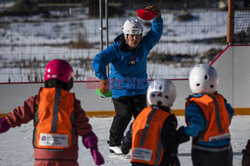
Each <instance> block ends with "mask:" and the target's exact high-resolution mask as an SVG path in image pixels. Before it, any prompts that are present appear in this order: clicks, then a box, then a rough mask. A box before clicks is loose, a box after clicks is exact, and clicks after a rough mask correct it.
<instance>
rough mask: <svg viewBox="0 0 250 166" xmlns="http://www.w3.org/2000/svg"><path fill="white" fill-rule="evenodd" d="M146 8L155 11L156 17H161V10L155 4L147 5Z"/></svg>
mask: <svg viewBox="0 0 250 166" xmlns="http://www.w3.org/2000/svg"><path fill="white" fill-rule="evenodd" d="M145 9H149V10H153V11H154V13H155V18H159V17H161V12H160V10H159V9H158V8H157V7H155V6H147V7H145Z"/></svg>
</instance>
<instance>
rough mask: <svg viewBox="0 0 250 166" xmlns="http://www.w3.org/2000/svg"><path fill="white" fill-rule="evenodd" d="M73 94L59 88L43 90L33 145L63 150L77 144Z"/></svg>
mask: <svg viewBox="0 0 250 166" xmlns="http://www.w3.org/2000/svg"><path fill="white" fill-rule="evenodd" d="M74 103H75V97H74V94H73V93H70V92H68V91H66V90H63V89H59V88H41V89H40V92H39V104H38V110H37V111H36V113H35V119H34V135H33V145H34V147H36V148H45V149H63V148H68V147H71V146H72V145H73V144H75V141H76V138H75V131H74V129H73V127H72V124H73V123H74Z"/></svg>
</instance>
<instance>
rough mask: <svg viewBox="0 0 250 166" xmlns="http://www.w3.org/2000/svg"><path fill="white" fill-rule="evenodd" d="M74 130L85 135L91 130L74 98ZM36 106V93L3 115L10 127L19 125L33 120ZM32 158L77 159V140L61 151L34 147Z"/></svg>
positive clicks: (83, 112)
mask: <svg viewBox="0 0 250 166" xmlns="http://www.w3.org/2000/svg"><path fill="white" fill-rule="evenodd" d="M75 102H76V104H75V125H74V127H75V130H76V131H77V134H78V135H79V136H85V135H87V134H89V133H90V132H91V131H92V127H91V125H90V124H89V119H88V117H86V114H85V111H84V110H83V109H82V108H81V105H80V101H79V100H77V99H75ZM37 107H38V95H36V96H31V97H29V98H28V99H27V100H25V101H24V104H23V106H19V107H17V108H15V109H14V110H13V111H12V112H10V113H8V114H7V115H6V116H5V119H6V120H7V122H8V124H9V125H10V127H16V126H20V125H21V124H23V123H28V122H29V121H30V120H33V118H34V115H35V111H36V110H37ZM34 158H35V159H36V160H41V159H42V160H46V159H53V160H61V159H63V160H68V161H71V160H72V161H74V160H75V161H77V159H78V141H77V142H76V144H75V146H73V147H71V148H67V149H64V150H63V151H56V150H55V151H54V150H53V151H51V150H46V149H39V148H34Z"/></svg>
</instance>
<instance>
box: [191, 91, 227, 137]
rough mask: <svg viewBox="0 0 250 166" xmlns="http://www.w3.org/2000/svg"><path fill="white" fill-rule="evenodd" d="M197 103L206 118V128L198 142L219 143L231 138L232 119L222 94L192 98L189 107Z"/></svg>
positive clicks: (200, 134)
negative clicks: (230, 126) (192, 103)
mask: <svg viewBox="0 0 250 166" xmlns="http://www.w3.org/2000/svg"><path fill="white" fill-rule="evenodd" d="M191 102H195V103H196V104H197V105H198V106H199V107H200V108H201V110H202V112H203V114H204V116H205V118H206V127H205V129H204V130H203V131H201V132H200V133H199V135H198V137H197V138H196V141H197V142H210V141H218V140H221V139H225V138H230V132H229V125H230V123H231V119H230V116H229V113H228V110H227V109H226V106H225V104H224V103H225V99H224V97H223V96H222V95H220V94H214V95H210V94H203V95H202V96H201V97H191V98H190V99H189V101H188V102H187V103H186V106H188V105H189V104H190V103H191Z"/></svg>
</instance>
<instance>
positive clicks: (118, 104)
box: [109, 95, 147, 146]
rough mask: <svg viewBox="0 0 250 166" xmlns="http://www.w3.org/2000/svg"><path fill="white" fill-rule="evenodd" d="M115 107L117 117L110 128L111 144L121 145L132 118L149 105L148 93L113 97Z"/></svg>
mask: <svg viewBox="0 0 250 166" xmlns="http://www.w3.org/2000/svg"><path fill="white" fill-rule="evenodd" d="M112 100H113V103H114V107H115V113H116V115H115V117H114V119H113V122H112V124H111V128H110V130H109V132H110V135H109V145H110V146H120V145H121V141H122V138H123V134H124V132H125V130H126V128H127V126H128V124H129V122H130V120H131V118H132V116H134V118H136V116H137V115H138V114H139V113H140V112H141V111H142V110H143V109H144V108H145V107H146V106H147V101H146V95H137V96H134V97H125V96H123V97H119V98H112Z"/></svg>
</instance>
